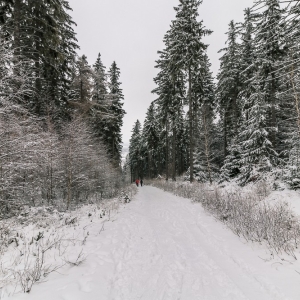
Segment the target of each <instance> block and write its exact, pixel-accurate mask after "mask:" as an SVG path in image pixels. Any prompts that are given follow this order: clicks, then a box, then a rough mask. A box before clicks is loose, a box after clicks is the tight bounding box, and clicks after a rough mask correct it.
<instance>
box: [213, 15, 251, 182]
mask: <svg viewBox="0 0 300 300" xmlns="http://www.w3.org/2000/svg"><path fill="white" fill-rule="evenodd" d="M255 17H256V15H253V14H251V11H250V9H246V10H245V19H244V23H242V24H240V25H239V26H236V25H235V24H234V23H233V22H231V23H230V27H231V29H232V30H233V32H232V33H231V34H230V36H231V38H229V41H228V44H229V45H228V47H229V48H228V49H229V51H228V53H229V54H231V55H230V59H229V60H228V61H226V60H227V59H228V57H226V56H227V54H225V56H224V57H223V59H224V67H225V66H226V65H227V64H228V66H229V70H228V69H227V66H226V68H224V70H223V72H224V74H222V71H221V73H220V76H221V75H223V77H222V76H221V78H219V79H220V80H221V82H220V81H219V86H218V87H219V92H220V93H219V94H218V95H219V97H220V98H219V101H222V102H223V101H224V99H225V96H226V94H227V95H228V94H229V97H228V99H229V103H228V104H230V102H232V104H234V105H233V106H234V107H236V106H238V107H237V108H235V109H234V110H232V108H231V105H232V104H231V105H229V107H226V102H225V103H224V104H223V107H222V102H221V103H220V110H221V116H222V111H223V114H224V117H223V126H222V127H224V134H228V137H226V136H224V141H225V144H224V146H225V148H224V153H227V155H226V156H225V157H224V159H223V165H222V168H221V174H220V180H221V181H225V180H226V181H228V180H230V179H233V178H234V177H236V176H237V175H238V174H239V173H240V167H241V164H240V158H241V156H240V145H239V143H240V141H239V139H238V136H237V133H239V132H240V128H241V126H242V124H243V122H244V121H245V120H248V115H247V114H248V111H249V108H250V107H251V106H252V105H253V104H252V103H250V100H249V99H250V96H251V93H252V92H253V90H251V88H250V86H249V82H250V81H251V79H252V78H253V76H254V74H253V72H254V66H253V61H254V59H255V57H254V45H253V37H252V36H253V30H254V28H253V21H254V20H255ZM238 32H239V33H240V34H241V44H240V45H239V44H237V41H236V38H237V36H238ZM235 55H236V58H234V56H235ZM234 59H235V61H234ZM232 66H233V67H234V68H233V69H231V67H232ZM226 70H227V71H226ZM228 71H229V72H228ZM227 73H228V74H227ZM227 75H229V76H232V77H228V78H227V77H226V76H227ZM234 79H236V80H237V81H235V80H234ZM227 80H228V81H227ZM222 81H223V82H222ZM226 81H227V82H228V83H229V85H228V86H227V85H226ZM222 85H223V86H222ZM230 90H232V91H233V94H234V95H235V98H232V97H230V93H231V92H230ZM222 97H224V99H222ZM226 110H228V111H227V112H226ZM236 114H238V115H239V119H235V115H236ZM230 115H231V117H229V116H230ZM228 119H229V120H228ZM227 120H228V121H227ZM232 122H234V123H233V124H232ZM232 126H234V127H235V130H232V129H231V130H230V128H232ZM228 127H229V130H227V128H228ZM228 131H229V132H228ZM230 132H231V134H230ZM232 133H233V134H232ZM229 141H230V142H229Z"/></svg>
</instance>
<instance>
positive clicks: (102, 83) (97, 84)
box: [93, 53, 107, 102]
mask: <svg viewBox="0 0 300 300" xmlns="http://www.w3.org/2000/svg"><path fill="white" fill-rule="evenodd" d="M93 69H94V73H93V99H94V100H96V101H97V102H101V101H104V100H105V98H106V95H107V78H106V74H105V67H104V65H103V63H102V60H101V54H100V53H99V54H98V57H97V60H96V62H95V64H94V65H93Z"/></svg>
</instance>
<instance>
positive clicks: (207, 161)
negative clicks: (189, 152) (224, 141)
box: [194, 55, 216, 184]
mask: <svg viewBox="0 0 300 300" xmlns="http://www.w3.org/2000/svg"><path fill="white" fill-rule="evenodd" d="M210 66H211V64H210V62H209V59H208V57H207V55H206V56H205V59H204V64H203V67H202V68H201V71H200V74H201V77H202V80H201V83H202V86H203V87H201V89H202V95H201V96H202V97H201V103H200V108H199V109H198V110H196V111H197V112H198V122H197V127H198V128H197V129H198V130H196V137H197V139H196V141H197V143H196V155H195V162H194V163H195V169H194V174H195V178H196V179H197V180H198V181H209V182H210V183H211V184H212V181H213V179H214V177H215V176H214V174H215V172H216V167H215V156H214V155H215V153H214V149H213V144H214V136H215V126H214V124H213V122H214V119H215V87H214V83H213V77H212V73H211V72H210Z"/></svg>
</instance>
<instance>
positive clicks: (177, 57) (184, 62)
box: [167, 0, 211, 182]
mask: <svg viewBox="0 0 300 300" xmlns="http://www.w3.org/2000/svg"><path fill="white" fill-rule="evenodd" d="M201 3H202V1H201V0H180V4H179V5H178V7H175V11H176V18H175V20H174V21H172V25H171V28H170V30H169V32H168V35H169V41H168V45H167V46H168V56H169V59H170V65H171V68H172V69H173V70H172V73H174V72H176V70H184V71H185V72H186V75H187V86H188V93H187V102H188V105H189V122H190V124H189V147H190V149H189V152H190V153H189V156H190V170H191V172H190V181H191V182H192V181H193V179H194V172H193V169H194V159H193V155H194V115H195V112H194V111H193V107H195V101H198V99H199V97H198V96H199V95H197V93H195V92H196V89H194V90H193V85H194V84H195V82H196V81H195V77H196V72H197V71H196V70H197V68H198V66H199V65H200V64H201V62H202V61H203V57H204V53H205V50H206V48H207V45H206V44H205V43H204V42H203V37H204V36H205V35H209V34H210V33H211V31H210V30H207V29H205V27H204V26H203V22H202V21H198V20H197V18H198V16H199V13H198V10H199V6H200V4H201Z"/></svg>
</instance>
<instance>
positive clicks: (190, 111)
mask: <svg viewBox="0 0 300 300" xmlns="http://www.w3.org/2000/svg"><path fill="white" fill-rule="evenodd" d="M188 75H189V78H188V83H189V118H190V120H189V123H190V182H193V181H194V137H193V117H194V116H193V100H192V71H191V67H190V66H189V74H188Z"/></svg>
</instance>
